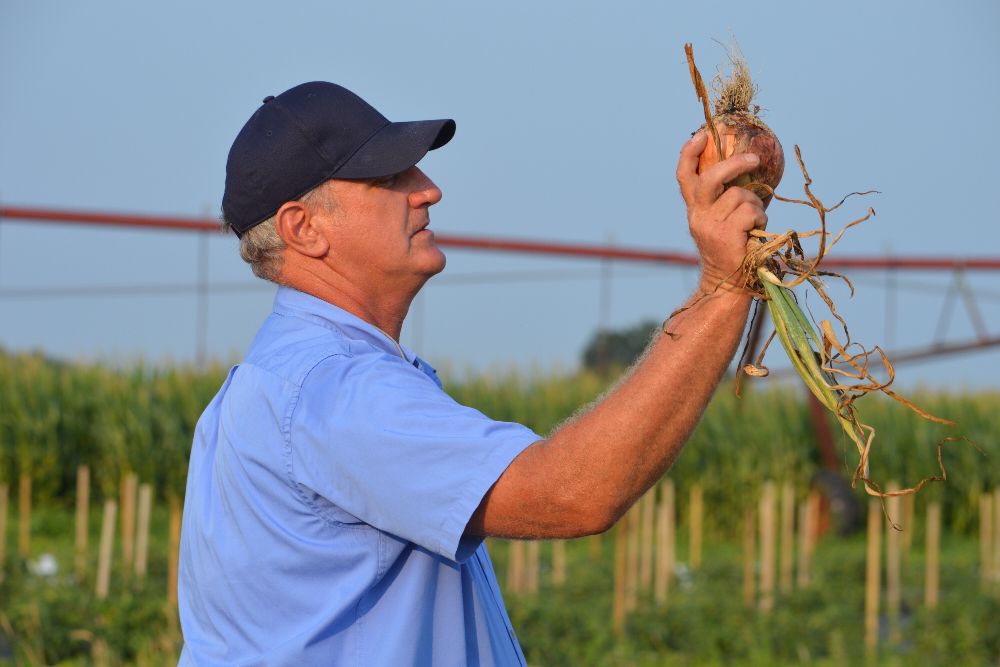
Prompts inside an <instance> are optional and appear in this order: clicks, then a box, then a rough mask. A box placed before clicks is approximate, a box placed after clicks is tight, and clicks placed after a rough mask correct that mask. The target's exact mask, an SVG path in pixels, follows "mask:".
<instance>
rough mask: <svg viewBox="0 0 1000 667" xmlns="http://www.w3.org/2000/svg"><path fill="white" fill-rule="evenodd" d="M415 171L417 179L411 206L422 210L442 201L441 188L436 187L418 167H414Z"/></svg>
mask: <svg viewBox="0 0 1000 667" xmlns="http://www.w3.org/2000/svg"><path fill="white" fill-rule="evenodd" d="M414 169H415V170H416V174H415V176H416V179H415V182H414V184H413V190H411V191H410V206H412V207H413V208H421V207H426V206H433V205H434V204H436V203H438V202H439V201H441V197H442V194H441V188H439V187H438V186H437V185H435V184H434V181H432V180H431V179H430V177H428V176H427V174H425V173H424V172H422V171H421V170H420V169H419V168H418V167H414Z"/></svg>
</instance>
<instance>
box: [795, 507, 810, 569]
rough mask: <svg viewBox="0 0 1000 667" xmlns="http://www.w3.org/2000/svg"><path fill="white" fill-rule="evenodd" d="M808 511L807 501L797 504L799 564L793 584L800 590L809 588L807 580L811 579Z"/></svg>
mask: <svg viewBox="0 0 1000 667" xmlns="http://www.w3.org/2000/svg"><path fill="white" fill-rule="evenodd" d="M809 509H810V507H809V501H808V500H803V501H802V502H801V503H799V563H798V573H797V577H796V580H795V584H796V586H798V588H800V589H802V588H806V587H807V586H809V580H810V579H811V577H810V572H809V568H810V563H809V553H810V551H809V539H810V534H811V533H812V531H813V527H812V512H810V511H809Z"/></svg>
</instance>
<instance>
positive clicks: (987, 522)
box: [979, 493, 993, 591]
mask: <svg viewBox="0 0 1000 667" xmlns="http://www.w3.org/2000/svg"><path fill="white" fill-rule="evenodd" d="M992 509H993V497H992V496H991V495H990V494H989V493H984V494H982V495H981V496H979V580H980V582H982V585H983V590H984V591H985V590H987V588H988V587H989V585H990V581H991V580H992V579H993V512H992Z"/></svg>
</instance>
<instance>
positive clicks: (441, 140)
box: [222, 81, 455, 236]
mask: <svg viewBox="0 0 1000 667" xmlns="http://www.w3.org/2000/svg"><path fill="white" fill-rule="evenodd" d="M454 135H455V121H453V120H451V119H441V120H418V121H409V122H401V123H393V122H391V121H389V120H388V119H387V118H386V117H385V116H383V115H382V114H380V113H379V112H378V111H376V110H375V108H374V107H372V106H371V105H370V104H368V103H367V102H365V101H364V100H363V99H361V98H360V97H358V96H357V95H355V94H354V93H352V92H351V91H349V90H347V89H346V88H344V87H342V86H338V85H337V84H335V83H327V82H325V81H313V82H310V83H303V84H301V85H298V86H295V87H294V88H291V89H289V90H286V91H285V92H283V93H281V94H280V95H278V96H277V97H275V96H270V95H269V96H268V97H265V98H264V103H263V104H262V105H261V106H260V108H259V109H257V111H256V112H254V114H253V116H251V117H250V120H248V121H247V123H246V125H244V126H243V129H242V130H240V133H239V134H238V135H237V136H236V140H235V141H234V142H233V146H232V148H230V149H229V159H228V161H227V162H226V189H225V193H224V194H223V196H222V216H223V218H224V219H225V220H226V222H227V223H229V225H230V226H231V227H232V229H233V231H234V232H236V235H237V236H242V235H243V233H244V232H246V231H247V230H248V229H250V228H251V227H253V226H255V225H258V224H260V223H261V222H263V221H264V220H267V219H268V218H270V217H271V216H272V215H274V214H275V213H277V212H278V209H279V208H281V205H282V204H284V203H285V202H287V201H292V200H294V199H297V198H298V197H301V196H302V195H304V194H305V193H307V192H309V191H310V190H312V189H313V188H315V187H316V186H317V185H319V184H321V183H323V182H324V181H327V180H329V179H331V178H344V179H352V178H353V179H364V178H380V177H382V176H389V175H391V174H396V173H399V172H401V171H405V170H406V169H408V168H410V167H412V166H413V165H415V164H416V163H417V162H419V161H420V159H421V158H422V157H423V156H424V155H425V154H426V153H427V151H431V150H434V149H435V148H440V147H441V146H444V145H445V144H446V143H448V142H449V141H450V140H451V138H452V137H453V136H454Z"/></svg>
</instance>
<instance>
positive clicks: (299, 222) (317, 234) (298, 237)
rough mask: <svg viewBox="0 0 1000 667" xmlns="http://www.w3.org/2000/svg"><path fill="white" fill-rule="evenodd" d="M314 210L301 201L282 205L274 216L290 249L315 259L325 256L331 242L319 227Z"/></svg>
mask: <svg viewBox="0 0 1000 667" xmlns="http://www.w3.org/2000/svg"><path fill="white" fill-rule="evenodd" d="M319 224H320V221H319V220H318V219H317V217H316V216H315V215H314V213H313V211H311V210H310V209H309V207H307V206H306V205H305V204H303V203H302V202H300V201H289V202H285V203H284V204H282V205H281V208H279V209H278V212H277V213H276V214H275V216H274V229H275V231H277V232H278V236H280V237H281V240H282V241H284V242H285V245H287V246H288V247H289V248H290V249H292V250H294V251H295V252H297V253H299V254H301V255H305V256H307V257H312V258H314V259H316V258H319V257H324V256H325V255H326V254H327V252H328V251H329V250H330V242H329V241H328V240H327V238H326V236H325V235H324V234H323V232H322V229H320V227H319Z"/></svg>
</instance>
